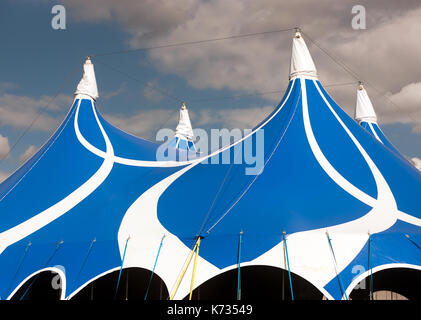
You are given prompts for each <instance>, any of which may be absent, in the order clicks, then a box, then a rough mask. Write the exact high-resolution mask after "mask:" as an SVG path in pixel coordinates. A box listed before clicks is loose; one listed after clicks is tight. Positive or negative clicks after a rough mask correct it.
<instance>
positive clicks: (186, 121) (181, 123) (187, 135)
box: [175, 102, 194, 141]
mask: <svg viewBox="0 0 421 320" xmlns="http://www.w3.org/2000/svg"><path fill="white" fill-rule="evenodd" d="M175 136H176V137H179V138H184V139H187V140H189V141H193V140H194V134H193V129H192V126H191V122H190V117H189V111H188V110H187V107H186V104H185V103H184V102H183V103H182V104H181V108H180V116H179V118H178V125H177V128H176V129H175Z"/></svg>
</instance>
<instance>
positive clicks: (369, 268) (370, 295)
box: [368, 232, 373, 300]
mask: <svg viewBox="0 0 421 320" xmlns="http://www.w3.org/2000/svg"><path fill="white" fill-rule="evenodd" d="M368 270H370V288H369V289H370V292H369V298H370V300H373V268H372V267H371V234H370V232H369V233H368Z"/></svg>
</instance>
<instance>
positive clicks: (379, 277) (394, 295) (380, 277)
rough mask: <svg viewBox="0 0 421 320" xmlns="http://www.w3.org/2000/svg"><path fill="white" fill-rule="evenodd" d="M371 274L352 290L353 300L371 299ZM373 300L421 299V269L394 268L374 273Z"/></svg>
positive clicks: (351, 296)
mask: <svg viewBox="0 0 421 320" xmlns="http://www.w3.org/2000/svg"><path fill="white" fill-rule="evenodd" d="M370 278H371V277H370V274H369V275H368V276H367V277H366V278H365V279H363V280H362V281H361V282H360V283H359V284H358V285H357V286H356V287H355V288H354V289H353V290H352V292H351V294H350V298H351V299H352V300H369V299H370V291H371V289H370V282H371V280H370ZM372 282H373V286H372V287H373V289H372V292H373V300H406V299H409V300H420V299H421V290H420V288H421V271H420V270H415V269H410V268H392V269H385V270H381V271H377V272H374V273H373V280H372Z"/></svg>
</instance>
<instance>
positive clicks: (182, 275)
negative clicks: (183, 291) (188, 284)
mask: <svg viewBox="0 0 421 320" xmlns="http://www.w3.org/2000/svg"><path fill="white" fill-rule="evenodd" d="M196 247H197V242H196V244H195V245H194V247H193V250H192V251H191V252H190V254H189V256H188V258H187V261H186V263H185V264H184V266H183V269H182V271H181V274H180V277H179V278H178V281H177V283H176V285H175V288H174V290H173V292H172V293H171V296H170V300H173V299H174V296H175V294H176V293H177V290H178V287H179V286H180V283H181V281H182V280H183V278H184V274H185V273H186V271H187V268H188V267H189V265H190V261H191V259H192V257H193V254H194V253H195V251H196Z"/></svg>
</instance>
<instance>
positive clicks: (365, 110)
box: [354, 81, 377, 123]
mask: <svg viewBox="0 0 421 320" xmlns="http://www.w3.org/2000/svg"><path fill="white" fill-rule="evenodd" d="M354 118H355V120H356V121H357V122H358V123H361V122H363V121H364V122H374V123H377V116H376V112H375V111H374V108H373V104H372V103H371V100H370V98H369V97H368V94H367V91H366V90H365V89H364V86H363V84H362V82H361V81H360V83H359V85H358V91H357V104H356V106H355V117H354Z"/></svg>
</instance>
